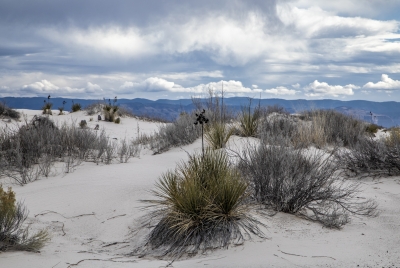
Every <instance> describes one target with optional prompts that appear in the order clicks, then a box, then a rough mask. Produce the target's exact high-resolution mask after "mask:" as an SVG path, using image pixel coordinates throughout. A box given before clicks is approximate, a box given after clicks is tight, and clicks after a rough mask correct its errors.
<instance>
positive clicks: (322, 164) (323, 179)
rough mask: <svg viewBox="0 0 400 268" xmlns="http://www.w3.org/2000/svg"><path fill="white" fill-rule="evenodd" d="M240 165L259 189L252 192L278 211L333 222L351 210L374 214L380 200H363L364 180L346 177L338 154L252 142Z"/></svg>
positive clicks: (342, 221)
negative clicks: (340, 174)
mask: <svg viewBox="0 0 400 268" xmlns="http://www.w3.org/2000/svg"><path fill="white" fill-rule="evenodd" d="M238 156H240V161H239V164H238V166H239V169H240V170H241V172H242V174H243V176H245V178H247V180H248V181H249V183H250V186H251V189H252V191H253V194H252V198H253V199H254V200H255V201H256V202H257V203H261V204H263V205H265V206H266V207H268V208H270V209H273V210H275V211H281V212H286V213H291V214H297V215H300V216H302V217H305V218H307V219H310V220H313V221H317V222H320V223H322V224H323V225H324V226H327V227H331V228H340V227H342V226H343V225H344V224H346V223H347V222H348V221H349V216H350V215H353V214H354V215H364V216H374V215H375V208H376V203H375V202H374V201H372V200H367V201H361V202H360V201H358V199H357V198H356V197H357V194H358V193H359V192H360V189H359V184H358V183H351V182H349V181H345V180H341V179H340V178H339V177H338V176H337V170H338V167H337V165H336V163H335V162H334V161H332V160H333V157H332V155H330V156H325V155H323V154H322V153H318V152H317V151H312V150H305V149H298V150H294V149H292V148H290V147H286V146H276V145H273V146H269V145H265V144H261V145H259V147H251V146H249V147H248V148H247V150H245V151H244V152H243V153H242V154H241V155H239V154H238Z"/></svg>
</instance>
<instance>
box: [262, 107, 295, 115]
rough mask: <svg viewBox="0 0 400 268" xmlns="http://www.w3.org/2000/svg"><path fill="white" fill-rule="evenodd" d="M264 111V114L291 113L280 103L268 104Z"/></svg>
mask: <svg viewBox="0 0 400 268" xmlns="http://www.w3.org/2000/svg"><path fill="white" fill-rule="evenodd" d="M262 113H263V114H264V116H268V115H270V114H272V113H277V114H282V115H289V112H288V111H287V110H286V109H285V108H284V107H282V106H280V105H279V104H275V105H272V106H270V105H268V106H267V107H266V108H264V109H262Z"/></svg>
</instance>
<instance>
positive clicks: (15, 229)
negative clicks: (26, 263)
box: [0, 185, 49, 252]
mask: <svg viewBox="0 0 400 268" xmlns="http://www.w3.org/2000/svg"><path fill="white" fill-rule="evenodd" d="M27 217H28V211H27V210H26V208H25V207H24V205H23V204H22V203H19V202H18V203H17V202H16V200H15V193H14V192H13V191H12V190H11V188H9V189H8V191H4V190H3V187H2V186H1V185H0V252H1V251H8V250H24V251H34V252H37V251H39V249H41V248H42V247H43V246H44V245H45V243H46V242H47V241H48V240H49V236H48V233H47V232H46V231H45V230H41V231H39V232H38V233H36V234H34V235H29V231H28V228H23V227H22V225H23V224H24V222H25V220H26V218H27Z"/></svg>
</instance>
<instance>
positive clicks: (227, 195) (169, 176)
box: [147, 148, 262, 258]
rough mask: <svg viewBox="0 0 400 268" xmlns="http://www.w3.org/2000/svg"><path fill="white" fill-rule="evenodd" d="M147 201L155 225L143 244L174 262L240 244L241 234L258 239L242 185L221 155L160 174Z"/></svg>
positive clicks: (192, 159)
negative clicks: (151, 206) (185, 255)
mask: <svg viewBox="0 0 400 268" xmlns="http://www.w3.org/2000/svg"><path fill="white" fill-rule="evenodd" d="M153 194H154V195H155V196H156V197H157V198H158V199H157V200H151V201H147V202H151V203H152V204H153V205H155V206H156V207H157V208H158V209H157V210H155V212H153V213H152V214H151V217H152V218H153V217H156V218H157V219H159V222H158V223H157V225H156V226H155V227H154V229H153V230H152V231H151V233H150V234H149V236H148V243H147V246H148V247H150V250H156V251H157V250H158V251H159V254H161V255H170V256H172V257H176V258H179V257H181V256H182V255H183V254H185V253H191V254H195V253H197V252H198V251H199V250H201V251H206V250H210V249H214V248H219V247H227V246H228V245H229V244H230V243H235V242H236V243H238V242H240V243H241V242H242V241H243V240H244V233H247V234H248V233H249V232H251V233H255V234H258V235H261V234H262V232H261V230H260V229H259V228H258V224H260V223H259V222H258V221H257V220H255V219H254V218H252V217H251V216H250V215H249V209H248V206H247V205H246V202H245V200H246V198H247V196H248V195H247V183H246V182H245V181H243V180H242V179H241V177H240V176H239V173H238V171H237V170H236V169H235V168H234V167H232V166H231V165H230V163H229V161H228V156H227V155H226V153H225V152H223V151H214V150H212V149H210V148H208V149H206V150H205V153H204V156H202V155H201V154H194V155H191V156H190V157H189V161H188V162H182V163H181V164H180V165H178V167H177V168H176V170H175V171H173V172H172V171H170V172H167V173H165V174H164V175H162V177H161V179H160V181H159V183H158V184H157V189H156V190H155V191H153Z"/></svg>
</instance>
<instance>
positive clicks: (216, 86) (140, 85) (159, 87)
mask: <svg viewBox="0 0 400 268" xmlns="http://www.w3.org/2000/svg"><path fill="white" fill-rule="evenodd" d="M222 87H223V89H224V93H227V94H229V93H258V92H262V90H261V89H259V88H253V89H251V88H248V87H245V86H243V84H242V82H240V81H235V80H229V81H223V80H221V81H219V82H210V83H207V84H199V85H197V86H193V87H183V86H181V85H179V84H176V83H174V82H171V81H168V80H166V79H163V78H159V77H149V78H147V79H146V80H144V81H142V82H124V83H123V84H122V85H121V86H120V87H119V88H120V89H121V90H122V91H120V93H126V92H128V90H129V91H145V92H159V91H168V92H182V93H196V94H203V93H204V94H207V93H208V92H209V90H212V91H214V92H221V91H222Z"/></svg>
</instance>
